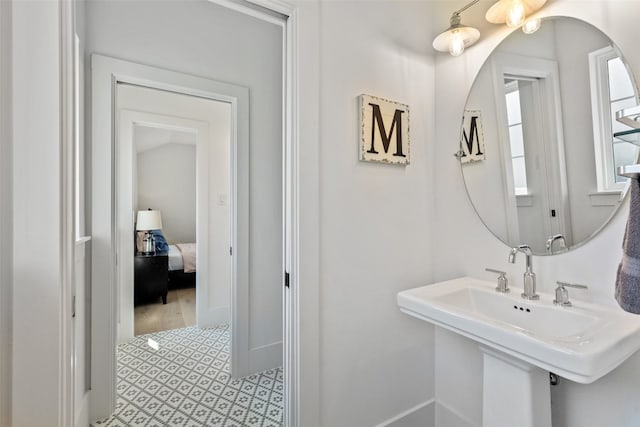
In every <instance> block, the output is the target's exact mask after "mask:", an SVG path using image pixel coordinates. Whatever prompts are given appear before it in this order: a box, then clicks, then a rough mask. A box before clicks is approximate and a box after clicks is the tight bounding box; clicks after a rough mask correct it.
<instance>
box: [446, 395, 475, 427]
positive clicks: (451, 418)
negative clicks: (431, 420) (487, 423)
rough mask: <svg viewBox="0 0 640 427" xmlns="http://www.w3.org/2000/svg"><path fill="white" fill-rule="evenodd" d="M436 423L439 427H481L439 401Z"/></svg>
mask: <svg viewBox="0 0 640 427" xmlns="http://www.w3.org/2000/svg"><path fill="white" fill-rule="evenodd" d="M435 410H436V411H435V414H436V416H435V422H436V424H437V425H443V426H444V425H446V426H448V427H481V425H479V424H476V423H474V422H473V421H471V420H470V419H468V418H467V417H465V416H464V415H462V414H460V413H459V412H458V411H456V410H455V409H453V408H451V407H450V406H448V405H445V404H444V403H442V402H440V401H438V402H436V406H435Z"/></svg>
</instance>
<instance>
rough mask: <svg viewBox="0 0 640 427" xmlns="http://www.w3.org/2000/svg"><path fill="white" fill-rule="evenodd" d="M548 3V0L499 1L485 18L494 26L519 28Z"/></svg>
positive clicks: (488, 11)
mask: <svg viewBox="0 0 640 427" xmlns="http://www.w3.org/2000/svg"><path fill="white" fill-rule="evenodd" d="M546 2H547V0H498V1H497V2H496V3H495V4H494V5H493V6H491V7H490V8H489V10H487V14H486V15H485V18H486V19H487V21H489V22H491V23H492V24H507V25H509V26H510V27H517V26H520V25H521V24H522V23H523V22H524V21H525V20H526V18H527V16H529V15H531V14H532V13H534V12H535V11H537V10H538V9H540V8H541V7H542V6H543V5H544V4H545V3H546Z"/></svg>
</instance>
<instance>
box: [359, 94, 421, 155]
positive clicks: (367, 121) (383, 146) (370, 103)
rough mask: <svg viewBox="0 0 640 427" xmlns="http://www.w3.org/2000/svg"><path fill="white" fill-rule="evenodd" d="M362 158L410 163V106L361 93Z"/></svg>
mask: <svg viewBox="0 0 640 427" xmlns="http://www.w3.org/2000/svg"><path fill="white" fill-rule="evenodd" d="M360 127H361V129H360V133H361V134H360V160H363V161H367V162H381V163H389V164H400V165H408V164H409V106H408V105H405V104H400V103H398V102H393V101H389V100H386V99H382V98H378V97H375V96H371V95H360Z"/></svg>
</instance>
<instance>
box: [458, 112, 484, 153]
mask: <svg viewBox="0 0 640 427" xmlns="http://www.w3.org/2000/svg"><path fill="white" fill-rule="evenodd" d="M456 157H458V158H459V159H460V162H461V163H471V162H479V161H480V160H484V132H483V130H482V115H481V114H480V111H478V110H465V112H464V116H463V118H462V130H461V135H460V151H458V153H457V154H456Z"/></svg>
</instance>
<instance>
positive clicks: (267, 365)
mask: <svg viewBox="0 0 640 427" xmlns="http://www.w3.org/2000/svg"><path fill="white" fill-rule="evenodd" d="M282 350H283V348H282V341H277V342H274V343H271V344H267V345H263V346H260V347H256V348H252V349H250V350H249V372H262V371H266V370H267V369H273V368H277V367H279V366H282Z"/></svg>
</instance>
